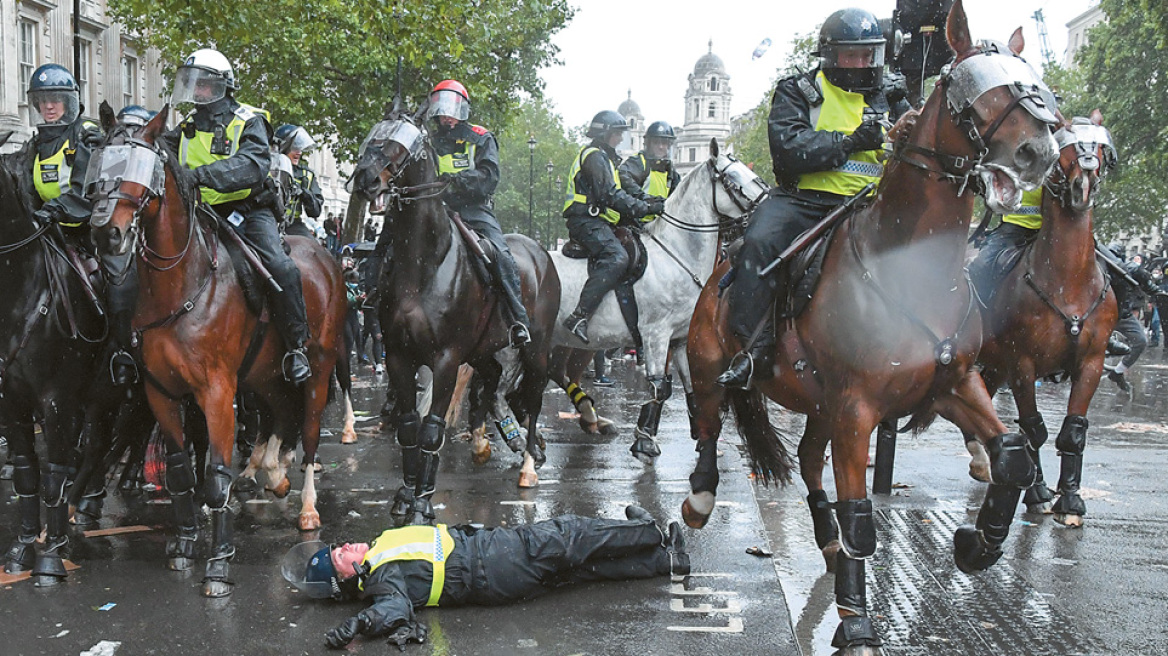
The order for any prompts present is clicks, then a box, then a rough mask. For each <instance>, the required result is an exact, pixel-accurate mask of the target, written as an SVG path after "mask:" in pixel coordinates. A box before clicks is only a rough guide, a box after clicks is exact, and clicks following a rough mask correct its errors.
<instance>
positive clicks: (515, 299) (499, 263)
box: [491, 251, 531, 348]
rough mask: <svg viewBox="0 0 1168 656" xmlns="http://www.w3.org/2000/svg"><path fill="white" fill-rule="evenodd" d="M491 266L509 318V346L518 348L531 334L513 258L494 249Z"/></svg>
mask: <svg viewBox="0 0 1168 656" xmlns="http://www.w3.org/2000/svg"><path fill="white" fill-rule="evenodd" d="M491 268H492V269H494V272H493V273H494V274H495V280H496V281H497V282H498V286H499V289H500V291H501V292H502V296H503V301H504V305H505V306H506V309H507V315H509V318H510V320H511V348H519V347H521V346H523V345H524V344H527V343H528V342H530V341H531V334H530V333H529V332H528V330H527V326H528V325H529V324H530V321H529V320H528V318H527V308H526V307H524V306H523V290H522V288H521V287H520V284H519V272H518V270H517V269H516V267H515V260H514V259H513V258H511V257H510V256H508V255H506V254H504V253H502V252H500V251H496V255H495V261H494V266H492V267H491Z"/></svg>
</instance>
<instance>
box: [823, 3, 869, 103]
mask: <svg viewBox="0 0 1168 656" xmlns="http://www.w3.org/2000/svg"><path fill="white" fill-rule="evenodd" d="M884 46H885V40H884V31H883V30H882V29H881V27H880V21H879V20H878V19H877V18H876V16H875V15H874V14H872V12H870V11H867V10H865V9H856V8H852V9H840V10H839V11H837V12H835V13H834V14H832V15H831V16H828V17H827V20H826V21H824V22H823V28H822V29H820V30H819V49H818V50H817V51H816V52H814V53H812V54H815V55H818V56H819V58H820V66H821V67H822V68H823V74H824V75H825V76H827V79H828V80H829V81H831V83H832V84H834V85H836V86H838V87H841V88H843V89H846V90H848V91H869V90H874V89H879V88H880V84H881V82H882V81H883V77H884Z"/></svg>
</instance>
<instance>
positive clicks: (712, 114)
mask: <svg viewBox="0 0 1168 656" xmlns="http://www.w3.org/2000/svg"><path fill="white" fill-rule="evenodd" d="M706 116H707V117H709V118H717V117H718V103H715V102H712V103H710V109H709V110H708V111H707V112H706Z"/></svg>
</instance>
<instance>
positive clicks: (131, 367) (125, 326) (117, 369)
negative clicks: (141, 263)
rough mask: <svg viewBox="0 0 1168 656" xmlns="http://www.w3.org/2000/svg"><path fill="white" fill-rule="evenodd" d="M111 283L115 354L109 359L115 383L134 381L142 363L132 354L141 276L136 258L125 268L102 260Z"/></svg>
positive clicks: (111, 338)
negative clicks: (135, 308) (122, 269)
mask: <svg viewBox="0 0 1168 656" xmlns="http://www.w3.org/2000/svg"><path fill="white" fill-rule="evenodd" d="M102 265H103V267H104V268H105V271H106V276H107V280H108V281H109V284H108V285H107V286H106V299H107V305H108V306H109V327H110V336H109V342H110V347H111V350H112V355H111V356H110V361H109V372H110V379H112V380H113V382H114V384H115V385H118V386H123V385H132V384H133V383H136V382H138V365H137V363H136V362H135V361H134V357H133V356H132V355H130V348H131V340H130V334H131V328H130V322H131V320H132V319H133V318H134V306H135V305H136V304H137V303H138V276H137V269H136V268H135V265H134V258H130V264H129V265H128V266H129V268H128V269H127V270H126V271H124V272H119V271H117V270H116V266H117V265H115V264H111V263H109V262H105V261H103V262H102Z"/></svg>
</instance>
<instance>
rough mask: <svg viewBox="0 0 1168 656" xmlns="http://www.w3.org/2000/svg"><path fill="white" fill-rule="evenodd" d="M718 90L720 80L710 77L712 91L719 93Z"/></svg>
mask: <svg viewBox="0 0 1168 656" xmlns="http://www.w3.org/2000/svg"><path fill="white" fill-rule="evenodd" d="M717 90H718V78H716V77H713V76H711V77H710V91H717Z"/></svg>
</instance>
